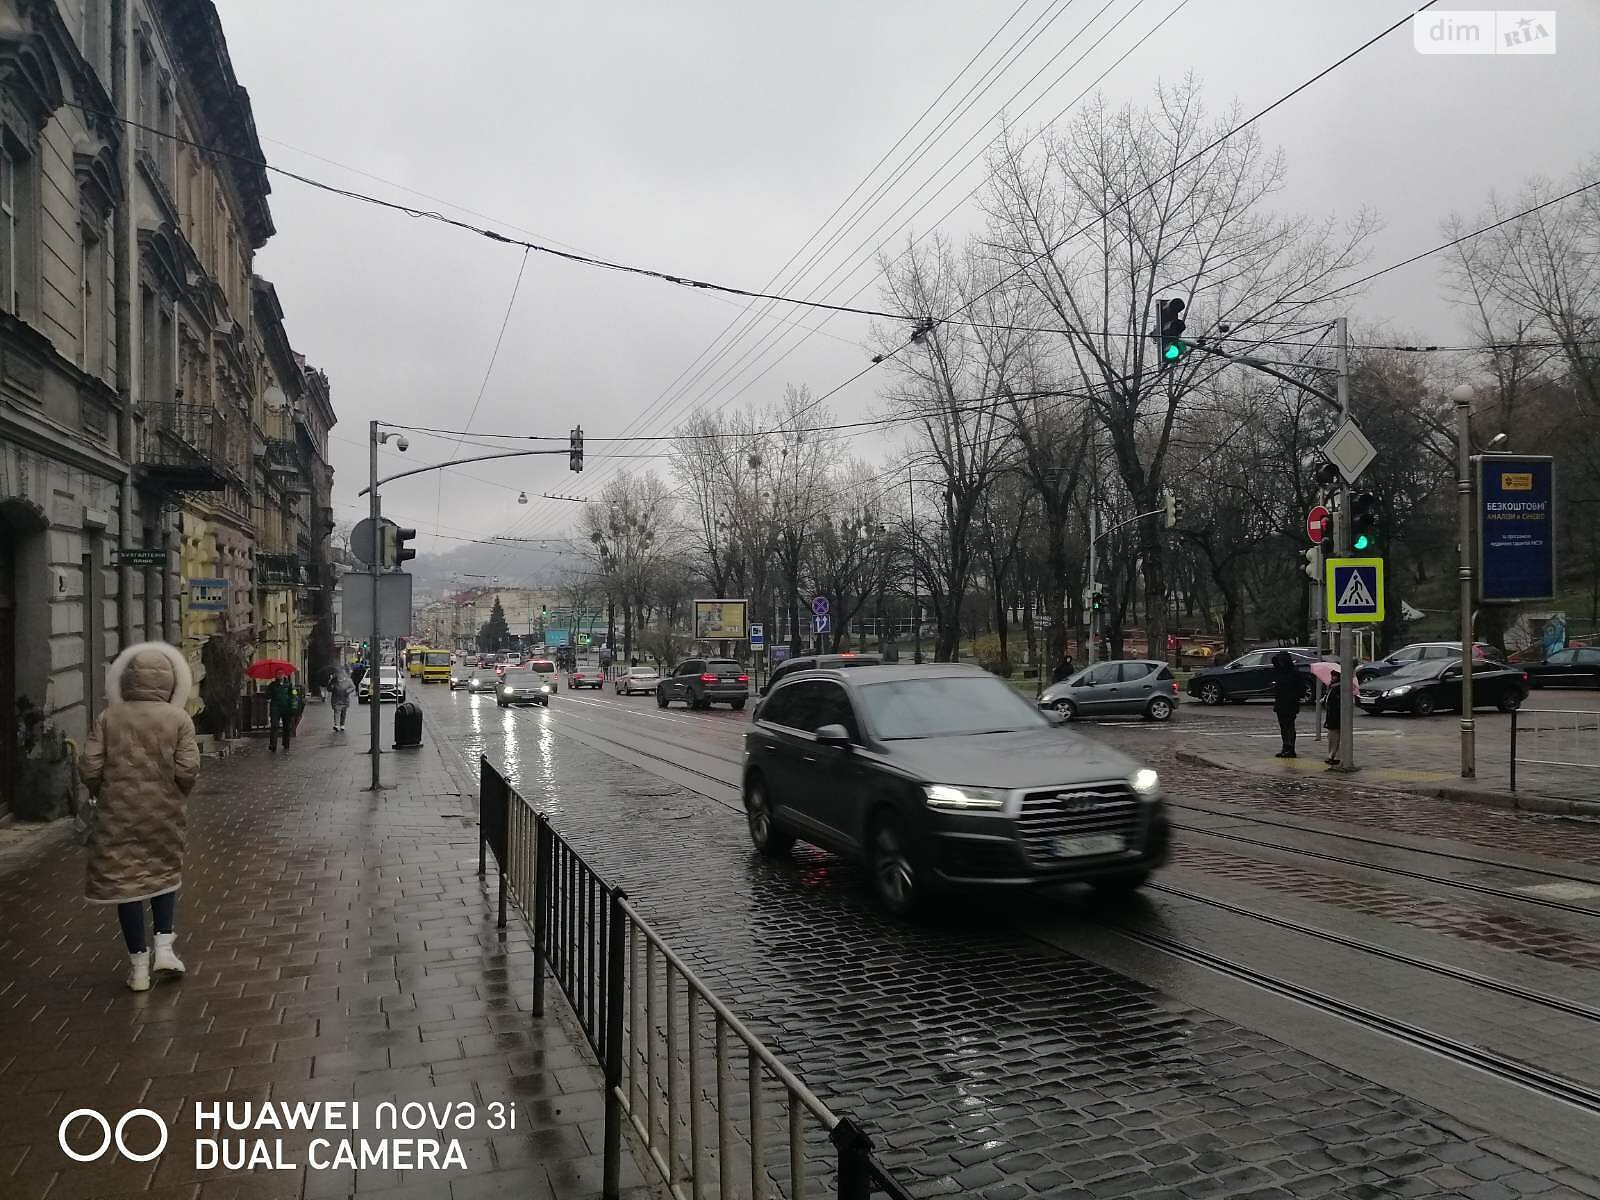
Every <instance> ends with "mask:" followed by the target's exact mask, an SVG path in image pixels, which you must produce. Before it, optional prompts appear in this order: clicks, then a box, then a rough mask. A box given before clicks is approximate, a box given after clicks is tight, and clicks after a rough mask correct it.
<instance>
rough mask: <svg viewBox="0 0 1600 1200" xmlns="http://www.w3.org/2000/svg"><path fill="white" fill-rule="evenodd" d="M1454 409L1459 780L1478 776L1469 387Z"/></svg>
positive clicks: (1457, 392) (1458, 395)
mask: <svg viewBox="0 0 1600 1200" xmlns="http://www.w3.org/2000/svg"><path fill="white" fill-rule="evenodd" d="M1453 399H1454V400H1455V406H1456V525H1457V530H1456V536H1457V537H1459V538H1460V539H1461V565H1460V567H1459V568H1458V570H1457V575H1458V576H1459V577H1460V582H1461V778H1463V779H1471V778H1473V777H1474V776H1476V775H1477V773H1478V763H1477V744H1476V743H1477V732H1476V727H1475V726H1474V724H1473V721H1472V388H1471V387H1469V386H1468V385H1466V384H1462V385H1461V386H1460V387H1459V388H1457V389H1456V390H1455V392H1454V394H1453Z"/></svg>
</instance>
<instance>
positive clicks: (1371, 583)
mask: <svg viewBox="0 0 1600 1200" xmlns="http://www.w3.org/2000/svg"><path fill="white" fill-rule="evenodd" d="M1322 578H1323V583H1324V586H1325V587H1326V588H1327V593H1328V620H1329V621H1332V622H1335V623H1337V622H1341V621H1342V622H1347V623H1352V624H1377V623H1378V622H1380V621H1382V620H1383V559H1381V558H1330V559H1329V560H1328V561H1327V562H1326V563H1325V564H1324V571H1323V576H1322Z"/></svg>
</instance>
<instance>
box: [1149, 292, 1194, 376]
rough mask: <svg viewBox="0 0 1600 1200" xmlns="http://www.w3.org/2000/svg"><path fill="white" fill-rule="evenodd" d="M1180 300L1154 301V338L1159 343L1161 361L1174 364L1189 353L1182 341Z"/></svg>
mask: <svg viewBox="0 0 1600 1200" xmlns="http://www.w3.org/2000/svg"><path fill="white" fill-rule="evenodd" d="M1182 312H1183V301H1182V300H1177V299H1173V300H1157V301H1156V331H1157V332H1156V337H1157V339H1158V340H1159V341H1160V343H1161V361H1162V362H1164V363H1175V362H1177V361H1178V360H1179V359H1180V358H1182V357H1183V356H1184V355H1185V354H1187V353H1188V352H1189V343H1188V342H1186V341H1184V340H1183V329H1184V325H1183V317H1182V316H1180V315H1179V314H1180V313H1182Z"/></svg>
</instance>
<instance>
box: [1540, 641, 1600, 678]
mask: <svg viewBox="0 0 1600 1200" xmlns="http://www.w3.org/2000/svg"><path fill="white" fill-rule="evenodd" d="M1525 669H1526V670H1527V672H1528V684H1529V686H1530V687H1536V688H1600V648H1596V647H1594V646H1568V647H1567V648H1566V649H1565V650H1557V651H1555V652H1554V653H1552V654H1551V655H1550V657H1548V658H1546V659H1545V660H1544V661H1543V662H1537V663H1529V664H1527V667H1526V668H1525Z"/></svg>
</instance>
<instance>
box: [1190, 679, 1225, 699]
mask: <svg viewBox="0 0 1600 1200" xmlns="http://www.w3.org/2000/svg"><path fill="white" fill-rule="evenodd" d="M1195 695H1196V696H1198V697H1200V703H1201V704H1221V703H1222V699H1223V697H1222V685H1221V684H1220V683H1211V682H1206V683H1202V684H1201V685H1200V686H1199V687H1198V688H1197V689H1196V690H1195Z"/></svg>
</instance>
